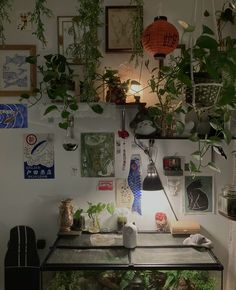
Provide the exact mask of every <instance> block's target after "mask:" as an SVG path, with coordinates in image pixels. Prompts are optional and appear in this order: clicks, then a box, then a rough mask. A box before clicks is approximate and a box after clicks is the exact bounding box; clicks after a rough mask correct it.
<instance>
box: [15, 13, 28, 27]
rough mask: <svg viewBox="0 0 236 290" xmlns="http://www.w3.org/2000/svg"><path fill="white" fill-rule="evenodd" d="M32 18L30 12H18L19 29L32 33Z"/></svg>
mask: <svg viewBox="0 0 236 290" xmlns="http://www.w3.org/2000/svg"><path fill="white" fill-rule="evenodd" d="M31 16H32V14H31V12H30V11H18V13H17V15H16V19H17V29H18V30H27V31H30V30H31V29H32V23H31Z"/></svg>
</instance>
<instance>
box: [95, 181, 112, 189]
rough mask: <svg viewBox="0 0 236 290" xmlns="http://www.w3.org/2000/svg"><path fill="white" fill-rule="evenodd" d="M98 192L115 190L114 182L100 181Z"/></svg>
mask: <svg viewBox="0 0 236 290" xmlns="http://www.w3.org/2000/svg"><path fill="white" fill-rule="evenodd" d="M97 190H101V191H104V190H109V191H110V190H113V180H99V181H98V186H97Z"/></svg>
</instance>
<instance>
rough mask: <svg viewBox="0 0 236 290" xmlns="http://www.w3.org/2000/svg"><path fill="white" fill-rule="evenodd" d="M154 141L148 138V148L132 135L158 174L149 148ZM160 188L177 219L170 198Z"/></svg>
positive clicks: (176, 218)
mask: <svg viewBox="0 0 236 290" xmlns="http://www.w3.org/2000/svg"><path fill="white" fill-rule="evenodd" d="M154 142H155V140H154V139H149V147H148V148H145V147H144V146H143V145H141V144H140V143H138V142H137V139H136V136H135V135H134V143H135V144H136V145H137V146H138V147H139V148H140V149H141V150H142V151H143V152H144V153H145V154H146V155H147V156H148V158H149V162H151V163H152V164H153V166H154V168H155V171H156V173H157V175H159V174H158V171H157V168H156V165H155V163H154V161H153V159H152V152H151V148H152V147H153V144H154ZM162 190H163V191H164V194H165V197H166V199H167V202H168V204H169V206H170V209H171V211H172V213H173V215H174V217H175V220H176V221H178V217H177V215H176V213H175V211H174V208H173V206H172V204H171V202H170V199H169V197H168V195H167V193H166V191H165V188H164V187H163V189H162Z"/></svg>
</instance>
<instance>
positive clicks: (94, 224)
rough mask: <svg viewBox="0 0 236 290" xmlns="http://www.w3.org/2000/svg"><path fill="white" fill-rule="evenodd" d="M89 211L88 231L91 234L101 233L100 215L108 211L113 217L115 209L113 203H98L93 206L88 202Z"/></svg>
mask: <svg viewBox="0 0 236 290" xmlns="http://www.w3.org/2000/svg"><path fill="white" fill-rule="evenodd" d="M88 205H89V207H88V209H87V211H86V212H87V214H88V216H89V218H90V222H89V227H88V231H89V232H91V233H98V232H100V229H101V228H100V221H99V215H100V214H101V213H102V212H103V211H104V210H105V209H106V210H107V211H108V213H110V214H111V215H113V214H114V211H115V207H114V204H113V203H107V204H106V203H101V202H99V203H96V204H93V203H91V202H88Z"/></svg>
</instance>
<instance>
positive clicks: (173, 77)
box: [147, 24, 236, 175]
mask: <svg viewBox="0 0 236 290" xmlns="http://www.w3.org/2000/svg"><path fill="white" fill-rule="evenodd" d="M193 30H194V28H193V27H192V26H190V25H188V24H184V33H186V32H189V33H191V32H193ZM226 44H227V45H226V47H225V49H224V50H223V51H222V49H221V47H220V44H219V42H218V41H217V39H216V37H215V35H214V33H213V31H212V30H211V29H210V28H209V27H207V26H204V25H203V30H202V33H201V34H200V36H199V37H198V38H197V39H196V41H195V43H194V44H193V46H192V47H190V48H188V49H186V48H185V47H184V46H183V47H182V48H181V55H180V56H171V58H170V63H169V64H168V65H167V66H163V67H162V68H161V69H160V71H159V72H158V74H156V71H157V68H154V69H152V70H150V72H151V78H150V80H149V87H150V88H151V90H152V92H154V93H156V94H157V98H158V100H159V102H158V104H156V105H155V106H152V107H150V108H148V111H149V115H150V117H151V119H152V120H153V123H154V124H155V125H156V126H157V127H158V129H159V131H160V130H163V129H164V130H166V127H167V129H168V130H169V129H171V130H174V132H176V131H177V132H178V135H180V133H181V132H183V131H184V123H183V122H182V121H181V120H179V119H178V115H179V113H181V114H182V113H184V114H186V116H185V118H186V119H187V118H188V117H189V115H191V116H193V122H194V127H193V128H192V130H191V134H190V136H189V139H190V140H191V141H194V142H197V143H198V149H197V150H196V151H195V152H193V153H192V157H193V159H194V160H195V161H192V160H191V161H190V163H189V169H190V171H191V173H192V174H193V175H194V174H195V173H196V172H200V171H201V169H202V168H203V167H208V168H211V169H213V170H215V171H220V170H219V168H218V167H217V166H216V165H215V164H214V163H213V162H207V163H205V162H204V157H205V155H206V153H207V152H208V151H209V149H211V148H212V146H220V145H221V144H222V141H223V140H224V141H225V142H226V143H227V144H229V143H230V141H231V138H232V136H231V133H230V131H229V129H228V122H229V120H230V116H231V113H232V111H233V110H234V106H235V103H236V98H235V87H234V82H235V80H236V69H235V67H236V66H235V64H236V53H235V52H236V47H235V41H234V40H233V39H231V38H229V37H228V38H227V42H226ZM147 67H148V63H147ZM199 72H201V73H204V74H207V75H208V76H210V77H211V78H212V80H211V81H207V83H204V82H203V81H201V84H199V83H197V82H196V80H195V79H194V75H195V73H199ZM215 85H216V87H217V90H216V89H215V88H214V87H213V86H215ZM200 86H203V88H200ZM208 88H209V89H210V90H212V92H213V95H212V98H211V99H210V100H202V99H201V97H202V96H205V95H206V96H209V95H210V93H206V92H207V89H208ZM186 92H187V96H186ZM213 96H214V97H213ZM163 121H164V124H163ZM205 125H206V126H207V127H208V130H206V127H205Z"/></svg>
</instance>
